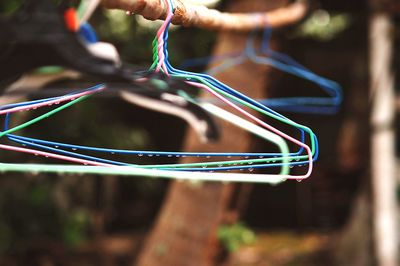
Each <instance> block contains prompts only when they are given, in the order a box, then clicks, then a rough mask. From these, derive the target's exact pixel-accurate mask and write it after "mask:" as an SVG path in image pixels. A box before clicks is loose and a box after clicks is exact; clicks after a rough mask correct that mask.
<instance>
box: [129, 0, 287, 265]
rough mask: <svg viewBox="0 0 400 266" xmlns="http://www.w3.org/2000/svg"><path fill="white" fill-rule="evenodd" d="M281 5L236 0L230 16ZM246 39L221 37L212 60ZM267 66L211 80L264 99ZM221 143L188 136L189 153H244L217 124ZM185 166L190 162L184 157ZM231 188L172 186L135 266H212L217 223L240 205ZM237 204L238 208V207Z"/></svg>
mask: <svg viewBox="0 0 400 266" xmlns="http://www.w3.org/2000/svg"><path fill="white" fill-rule="evenodd" d="M284 2H285V1H263V0H251V1H249V0H246V1H245V0H236V1H232V2H231V3H232V5H231V6H230V7H229V11H237V10H242V11H247V10H249V11H251V10H260V9H262V8H264V9H265V8H276V7H277V6H279V5H282V3H284ZM246 38H247V35H242V34H237V33H236V34H233V33H221V34H220V36H219V38H218V41H217V45H216V48H215V51H214V55H217V54H222V53H229V52H232V51H237V50H238V49H244V47H245V42H246ZM268 69H269V68H268V67H267V66H264V65H254V64H253V63H251V62H245V63H243V64H241V65H238V66H235V67H234V68H232V69H230V70H229V71H226V72H224V73H220V74H218V75H216V78H218V79H219V80H221V81H222V82H225V83H227V84H229V85H231V86H232V87H234V88H236V89H238V90H240V91H241V92H243V93H245V94H247V95H249V96H251V97H253V98H265V97H266V92H265V87H266V81H267V74H268ZM219 122H220V125H221V130H222V138H221V140H220V141H218V143H213V144H204V143H200V142H199V140H198V138H197V136H196V134H195V133H194V132H192V131H190V132H188V134H187V138H186V141H185V150H188V151H236V152H244V151H248V150H249V149H250V147H251V142H252V139H251V136H250V135H249V134H248V133H246V132H245V131H243V130H241V129H238V128H236V127H234V126H232V125H230V124H228V123H225V122H222V121H219ZM184 161H185V162H189V161H190V162H193V160H189V159H188V158H184ZM235 191H236V188H235V186H234V185H232V184H222V183H201V184H195V183H187V182H178V181H175V182H172V184H171V185H170V187H169V191H168V193H167V196H166V199H165V201H164V205H163V207H162V210H161V212H160V214H159V217H158V219H157V221H156V223H155V225H154V228H153V230H152V232H150V234H149V236H148V239H147V241H146V243H145V245H144V247H143V249H142V252H141V254H140V255H139V258H138V261H137V264H136V265H139V266H152V265H163V266H169V265H170V266H180V265H182V266H190V265H195V266H198V265H213V264H215V261H216V260H217V257H218V254H219V249H218V247H219V243H218V240H217V236H216V232H217V229H218V227H219V225H220V224H222V223H226V222H230V223H231V222H235V220H236V219H237V218H238V217H237V216H238V215H237V214H236V213H235V211H234V210H233V209H234V208H236V207H243V206H240V205H243V202H239V204H234V203H232V196H233V195H234V194H238V195H239V196H238V197H240V193H235ZM238 205H239V206H238Z"/></svg>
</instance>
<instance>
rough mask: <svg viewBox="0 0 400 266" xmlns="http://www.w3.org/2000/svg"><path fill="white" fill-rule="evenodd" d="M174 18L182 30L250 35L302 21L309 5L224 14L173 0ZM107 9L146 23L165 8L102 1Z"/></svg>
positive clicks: (136, 1)
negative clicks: (193, 28)
mask: <svg viewBox="0 0 400 266" xmlns="http://www.w3.org/2000/svg"><path fill="white" fill-rule="evenodd" d="M174 3H175V8H176V9H175V15H174V17H173V19H172V23H173V24H176V25H183V26H185V27H198V28H203V29H208V30H234V31H249V30H253V29H262V28H265V27H267V26H269V27H272V28H276V27H281V26H285V25H289V24H293V23H295V22H297V21H299V20H301V19H302V18H303V17H304V16H305V14H306V13H307V10H308V1H306V0H297V1H296V2H294V3H293V4H290V5H288V6H286V7H282V8H278V9H275V10H272V11H269V12H257V13H224V12H220V11H218V10H215V9H209V8H207V7H205V6H197V5H191V4H188V3H186V2H185V1H184V0H175V1H174ZM102 4H103V6H104V7H106V8H110V9H122V10H125V11H130V12H132V13H135V14H138V15H142V16H143V17H145V18H146V19H149V20H156V19H164V18H165V17H166V14H167V7H166V5H165V3H164V1H163V0H102Z"/></svg>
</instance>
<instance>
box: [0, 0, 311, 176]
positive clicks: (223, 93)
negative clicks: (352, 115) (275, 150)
mask: <svg viewBox="0 0 400 266" xmlns="http://www.w3.org/2000/svg"><path fill="white" fill-rule="evenodd" d="M168 5H169V7H171V6H172V4H171V3H170V2H168ZM170 11H171V10H170ZM171 17H172V12H170V14H169V15H168V18H167V21H166V23H164V24H163V27H161V31H159V39H158V43H159V44H160V43H161V45H159V48H160V49H159V51H161V53H159V57H158V58H157V59H160V60H159V61H158V63H157V66H156V70H157V69H158V70H160V69H161V68H162V69H164V71H168V70H171V69H172V67H171V66H170V65H169V64H168V61H167V60H165V59H167V53H166V45H165V46H164V44H163V41H164V39H166V38H167V32H166V31H165V30H166V29H167V26H168V25H169V23H170V19H171ZM163 50H165V53H164V55H163V53H162V51H163ZM160 62H161V63H160ZM167 67H168V68H170V69H167ZM172 70H173V71H176V72H175V73H172V72H171V71H170V72H171V73H169V74H171V75H174V76H178V75H180V78H182V76H184V75H183V74H182V73H179V71H177V70H175V69H172ZM167 73H168V72H167ZM178 73H179V74H178ZM186 78H189V80H190V81H187V83H189V84H191V85H193V86H200V87H202V88H204V89H207V88H208V89H209V92H211V93H213V94H214V95H215V96H216V97H218V98H220V99H221V100H226V98H225V97H227V98H230V99H233V100H234V101H236V102H239V103H241V104H244V105H247V106H249V107H252V108H253V109H255V110H257V111H259V112H261V113H264V114H267V115H269V116H270V117H273V118H276V119H278V120H280V121H282V122H284V123H286V124H291V125H294V126H296V127H298V128H301V129H302V130H304V131H306V132H308V133H309V134H310V136H311V139H310V141H311V144H312V147H313V148H312V151H311V149H310V148H309V147H308V146H307V145H306V144H304V143H302V142H301V141H298V140H296V139H294V138H292V137H290V136H288V135H286V134H284V133H282V132H280V131H279V130H277V129H275V128H272V127H271V126H269V125H268V124H266V123H264V122H263V121H261V120H259V119H258V118H256V117H254V116H252V115H250V114H249V113H247V112H246V111H244V110H243V109H241V108H240V107H238V106H236V105H235V104H233V103H232V102H227V103H229V104H230V105H231V106H232V107H233V108H235V109H236V110H239V111H240V112H242V114H245V115H246V116H247V117H248V118H250V119H251V120H253V121H255V122H256V123H258V124H260V125H261V126H263V127H265V128H267V129H268V130H271V131H272V132H274V133H276V134H278V135H281V136H283V137H284V138H286V139H288V140H290V141H292V142H293V143H295V144H297V145H299V146H300V147H302V148H303V149H304V150H306V152H307V155H301V156H297V157H296V156H292V154H290V155H291V156H290V157H286V154H282V153H281V154H279V155H283V157H282V158H280V157H274V158H275V160H277V161H280V160H283V162H282V163H278V164H276V165H274V166H279V165H281V166H282V168H285V167H287V166H288V165H289V164H291V165H296V164H297V162H291V163H289V164H288V163H287V162H286V161H287V160H288V159H289V158H290V159H293V160H297V159H298V160H299V161H300V160H302V159H305V158H306V157H308V161H302V162H300V163H308V166H309V167H308V171H307V173H306V174H305V175H301V176H291V175H258V174H254V175H246V174H243V175H242V174H229V175H224V174H220V173H215V174H211V175H212V176H213V177H212V178H211V177H210V178H209V179H214V178H217V177H218V178H221V179H219V180H227V179H226V178H228V177H229V180H231V181H238V180H244V181H252V180H253V182H260V181H262V182H271V181H274V180H275V181H276V180H277V179H279V180H283V179H298V180H301V179H304V178H307V177H308V176H309V175H310V173H311V171H312V156H313V155H314V158H316V156H317V153H316V152H315V144H316V137H315V135H314V134H313V133H312V131H311V130H310V129H308V128H306V127H304V126H301V125H299V124H297V123H294V122H293V121H290V120H289V119H287V118H285V117H283V116H281V115H279V114H277V113H275V112H274V111H272V110H270V109H268V108H266V107H264V109H263V108H262V107H260V106H257V103H256V102H254V101H253V100H251V99H249V98H246V97H245V96H244V95H242V94H240V93H239V92H237V91H234V90H232V89H230V88H229V87H227V86H226V85H225V86H222V85H220V84H219V82H217V81H216V80H214V79H212V78H211V77H209V78H208V80H207V79H206V78H204V77H202V76H201V75H198V76H196V75H195V74H192V76H191V77H186ZM194 80H198V81H201V82H202V84H203V85H202V84H199V83H196V82H193V81H194ZM211 82H212V83H215V84H219V86H220V88H217V87H215V86H213V84H212V83H211ZM205 85H208V86H209V87H207V86H205ZM221 88H223V89H221ZM228 92H229V93H228ZM27 106H29V105H27ZM205 106H207V105H205ZM25 107H26V106H25ZM29 107H32V106H29ZM208 108H209V109H210V108H211V107H208ZM57 109H58V108H57ZM57 111H58V110H57ZM211 112H212V111H211ZM254 126H255V125H254ZM258 128H260V127H258ZM3 133H4V132H3ZM8 133H10V132H8ZM225 154H226V153H225ZM212 155H214V156H220V155H219V154H218V155H217V154H212ZM264 155H265V154H264ZM279 155H278V156H279ZM197 156H198V154H197ZM207 156H211V155H207ZM251 156H254V154H253V153H252V154H251ZM268 156H271V154H268ZM275 156H276V154H275ZM271 158H272V157H271ZM271 158H268V159H267V160H266V159H257V160H255V161H257V163H259V162H261V161H263V162H264V163H265V162H269V161H270V159H271ZM285 160H286V161H285ZM240 161H241V162H242V163H243V162H246V160H240ZM247 161H250V160H247ZM218 163H219V162H218ZM222 163H226V162H222ZM228 164H233V162H232V161H230V162H228ZM271 165H272V164H270V165H268V166H271ZM0 166H1V168H2V169H3V170H5V169H8V170H13V171H16V168H15V166H14V165H9V164H1V165H0ZM181 166H182V165H181ZM259 166H262V167H264V165H261V164H260V165H259ZM59 167H61V168H60V169H63V170H59V171H84V170H83V168H80V167H72V168H68V167H66V166H64V167H62V166H59ZM149 167H154V166H149ZM163 167H166V166H165V165H164V166H163ZM184 167H187V165H186V166H184ZM111 168H113V169H114V168H118V169H117V170H110V169H108V170H105V169H104V167H103V166H97V167H95V168H93V167H91V171H89V170H87V172H92V173H94V172H97V173H99V172H102V173H104V172H118V170H120V174H127V172H130V174H132V173H134V172H135V171H136V170H138V169H136V166H135V167H129V168H126V167H123V168H121V167H119V166H118V167H111ZM24 169H25V170H26V169H36V170H38V169H39V170H42V171H49V172H52V171H55V170H56V169H55V168H54V167H51V166H50V167H49V166H40V165H26V168H24ZM122 169H124V170H123V171H122ZM193 169H194V168H189V169H185V168H183V169H182V168H180V170H184V175H182V173H176V172H179V171H177V170H175V171H171V170H167V171H166V172H163V171H164V170H163V171H161V172H163V173H161V174H160V173H159V172H160V171H157V170H153V171H150V172H146V171H139V172H141V173H143V175H151V174H155V173H157V175H160V176H164V177H165V176H166V175H169V177H175V178H182V177H184V178H185V179H191V178H194V179H202V178H203V176H204V175H197V174H198V173H197V172H193ZM141 170H144V169H141ZM146 170H149V169H146ZM187 170H190V171H187ZM208 170H209V168H208ZM20 171H21V170H20ZM135 173H138V171H136V172H135ZM150 173H151V174H150ZM209 175H210V174H209ZM195 176H198V178H197V177H195ZM244 177H246V178H248V177H249V179H243V178H244ZM204 178H205V177H204ZM214 180H215V179H214Z"/></svg>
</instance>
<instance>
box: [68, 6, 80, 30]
mask: <svg viewBox="0 0 400 266" xmlns="http://www.w3.org/2000/svg"><path fill="white" fill-rule="evenodd" d="M64 20H65V24H66V26H67V29H68V30H70V31H73V32H77V31H78V29H79V22H78V17H77V15H76V10H75V9H74V8H68V9H67V10H65V12H64Z"/></svg>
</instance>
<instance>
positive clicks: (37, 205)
mask: <svg viewBox="0 0 400 266" xmlns="http://www.w3.org/2000/svg"><path fill="white" fill-rule="evenodd" d="M46 180H47V179H41V180H40V181H39V182H32V183H30V184H27V183H25V184H24V185H23V186H19V187H17V188H15V187H14V186H13V185H14V184H13V185H12V186H6V187H2V188H1V191H0V193H1V194H0V214H1V215H0V252H1V253H4V252H6V251H8V250H9V249H10V248H12V247H14V246H15V245H17V244H18V243H19V244H18V245H19V246H20V247H21V244H20V241H21V240H23V241H24V242H25V243H29V242H30V241H39V240H43V239H53V240H58V241H63V242H64V243H65V244H66V245H69V246H75V245H77V244H79V243H81V242H82V241H83V240H85V239H86V238H87V234H88V226H89V219H88V213H87V212H86V211H85V210H70V211H67V210H64V209H61V208H59V207H58V206H57V205H56V204H55V200H54V196H53V193H52V183H53V182H52V181H51V180H50V179H48V180H47V182H46ZM3 181H4V180H3ZM18 183H21V182H18Z"/></svg>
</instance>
